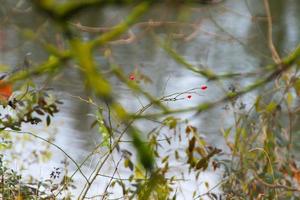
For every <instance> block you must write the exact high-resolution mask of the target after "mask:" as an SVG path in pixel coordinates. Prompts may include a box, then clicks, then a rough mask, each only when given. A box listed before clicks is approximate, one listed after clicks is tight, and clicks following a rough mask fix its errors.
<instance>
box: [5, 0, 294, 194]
mask: <svg viewBox="0 0 300 200" xmlns="http://www.w3.org/2000/svg"><path fill="white" fill-rule="evenodd" d="M262 2H263V1H260V0H254V1H253V0H252V1H250V0H249V1H240V0H226V1H222V2H221V3H217V4H211V5H200V4H196V5H186V6H180V7H179V6H175V5H174V6H170V5H168V6H166V5H163V4H161V5H157V6H155V7H154V8H152V9H151V10H150V11H149V13H147V14H146V15H145V16H144V17H143V19H141V22H149V21H150V20H151V21H152V22H155V21H165V22H176V21H177V22H179V21H180V23H177V25H176V26H175V25H174V24H172V23H166V24H164V25H162V26H160V27H156V28H152V29H151V31H148V32H145V33H143V34H142V37H140V38H137V39H136V40H134V41H132V42H129V43H128V44H112V45H110V46H109V47H105V48H101V49H98V50H97V51H96V52H95V56H96V59H97V61H98V62H99V63H101V66H102V67H103V68H104V70H106V68H107V62H106V60H105V59H104V58H103V54H104V51H105V49H108V48H109V49H110V51H111V52H112V58H113V60H114V62H116V63H118V64H119V65H120V66H121V67H122V68H123V70H124V71H125V72H126V73H127V74H128V75H129V74H130V73H131V72H132V71H133V70H139V71H141V72H142V73H143V74H145V75H147V76H148V77H149V78H150V79H151V80H152V83H149V84H145V83H141V86H142V87H143V88H144V89H145V90H146V91H148V92H149V93H151V94H152V95H154V96H156V97H160V96H163V95H166V94H171V93H174V92H181V91H186V90H188V89H191V88H195V87H199V86H200V85H202V84H206V85H207V86H208V89H207V90H206V91H202V92H201V95H193V98H192V99H186V98H185V99H184V100H180V101H176V102H170V103H169V104H168V105H169V106H170V107H172V108H182V107H188V106H193V105H197V104H199V103H201V102H204V101H210V100H215V99H217V98H220V97H222V95H223V94H224V91H226V90H228V87H229V86H230V85H234V86H236V87H237V88H238V87H242V86H244V85H246V84H249V83H250V82H251V80H252V78H247V77H245V78H243V79H237V80H234V81H223V82H222V83H220V82H211V81H209V82H207V80H206V79H204V78H203V77H201V76H199V75H197V74H195V73H193V72H190V71H188V70H186V69H185V68H184V67H183V66H181V65H180V64H178V63H176V62H175V61H174V60H173V59H172V58H171V57H170V56H169V55H168V54H167V53H166V52H165V51H164V50H163V49H162V48H161V46H159V45H158V43H157V42H156V41H157V39H158V38H164V39H168V40H170V39H171V38H172V37H175V34H174V33H176V36H178V37H179V38H177V39H172V43H173V46H174V47H175V50H176V51H177V52H178V53H179V54H181V55H182V56H183V57H184V58H185V59H186V60H187V61H189V62H190V63H192V64H194V65H196V66H208V67H209V68H210V69H212V70H213V71H215V72H216V73H223V72H230V71H234V72H241V73H245V72H249V71H253V70H255V69H259V68H260V67H262V66H264V65H266V64H268V63H272V58H271V54H270V51H269V48H268V43H267V30H266V28H265V27H266V24H267V20H266V18H265V17H264V16H265V10H264V6H263V3H262ZM270 6H271V12H272V15H273V18H272V19H273V31H274V33H273V40H274V44H275V46H276V48H277V49H278V51H279V54H280V55H286V54H287V53H288V52H289V51H291V50H292V49H293V48H294V47H295V46H296V45H297V43H298V42H299V38H300V23H299V20H298V19H299V18H300V3H299V1H298V0H289V1H285V0H270ZM129 11H130V9H129V8H128V7H107V8H105V9H102V10H101V12H99V10H97V9H95V10H94V11H90V13H89V14H88V15H84V14H83V15H82V16H80V17H78V18H76V19H74V21H73V23H77V22H80V23H81V24H82V25H86V26H93V27H96V26H107V27H108V26H112V25H114V24H116V23H118V22H120V21H122V20H123V19H124V17H125V16H126V14H128V13H129ZM0 17H1V18H0V64H5V65H8V66H11V67H12V68H15V67H19V66H20V65H22V64H23V61H24V59H25V57H27V59H29V60H30V62H32V63H33V64H34V63H39V62H40V61H43V60H44V59H47V57H48V54H47V53H46V52H45V51H44V50H43V49H42V47H41V46H40V45H39V44H38V42H37V41H27V40H25V39H24V37H23V36H22V34H23V31H24V29H30V30H33V31H34V32H36V33H38V34H39V37H40V38H39V39H43V40H46V41H50V42H53V43H56V42H57V41H58V40H59V36H60V35H59V32H57V30H56V27H55V26H54V25H53V24H52V23H51V22H49V21H48V20H46V19H45V18H44V17H42V16H41V15H39V14H38V13H36V12H35V11H34V9H32V8H31V5H30V4H29V3H28V2H26V1H22V0H20V1H17V0H13V1H8V0H4V2H1V5H0ZM178 24H179V25H178ZM191 24H192V26H191ZM142 26H143V25H140V26H133V28H132V29H131V31H132V32H133V33H134V34H136V35H139V34H141V32H142V31H143V30H144V29H143V28H141V27H142ZM74 28H75V27H74ZM81 35H82V37H83V38H85V39H86V40H88V39H90V38H93V37H95V34H94V33H88V32H81ZM182 36H183V37H182ZM28 53H29V54H30V55H29V54H28ZM26 54H28V55H27V56H26ZM73 69H74V68H71V67H69V66H67V67H66V69H65V70H64V73H63V74H62V75H60V76H58V77H55V80H54V81H53V82H51V85H50V86H51V87H53V88H54V91H55V93H56V95H57V96H58V97H59V98H60V99H61V100H62V101H63V102H64V104H63V105H62V106H61V112H60V113H59V114H58V115H57V116H56V117H55V118H54V121H53V122H52V124H51V126H50V127H46V126H44V125H40V126H38V127H30V126H26V127H24V129H25V130H28V131H32V132H34V133H37V134H39V135H40V136H44V137H48V136H49V135H52V136H54V137H55V139H54V143H55V144H57V145H58V146H60V147H62V148H63V149H64V150H65V152H67V153H68V154H69V155H70V156H72V157H73V158H74V159H75V160H76V161H77V162H78V163H80V162H81V161H82V160H83V159H84V158H85V157H86V156H87V155H88V154H89V152H90V151H91V150H93V148H94V147H95V146H96V145H97V144H98V143H99V142H100V141H101V137H100V136H99V133H98V132H97V130H96V129H92V130H91V129H90V124H91V122H92V121H93V118H92V116H91V114H94V113H95V109H94V108H93V107H91V106H90V105H88V104H86V103H85V102H83V101H81V100H79V99H78V98H76V97H75V96H80V97H82V98H86V97H87V96H88V95H89V94H90V91H88V89H86V88H85V87H84V85H83V83H82V77H80V75H79V74H78V72H76V70H73ZM254 78H257V77H254ZM111 82H112V83H113V85H114V93H115V95H116V96H117V98H118V99H119V100H120V102H121V103H122V104H123V105H124V106H125V107H126V108H127V109H129V110H131V111H137V110H139V109H140V108H141V104H146V103H147V102H146V101H145V99H143V98H137V96H136V95H135V94H133V93H132V92H131V91H129V90H128V89H127V88H126V87H124V85H122V84H120V83H119V82H118V81H117V80H116V79H111ZM254 98H255V93H251V94H248V95H246V96H244V97H243V99H242V100H243V102H244V103H245V104H246V108H247V105H249V103H250V102H252V101H253V100H254ZM223 106H224V105H222V106H219V107H216V108H214V109H212V110H210V111H208V112H205V113H203V114H201V115H199V116H197V117H193V115H192V114H191V113H187V114H181V115H178V117H180V118H183V119H184V118H188V119H189V120H190V123H191V124H192V125H194V126H196V127H197V128H198V130H199V132H200V133H201V134H202V136H203V137H204V138H205V139H206V140H207V141H208V143H211V144H214V145H215V146H217V147H220V148H221V149H223V148H224V141H223V139H222V136H221V133H220V129H221V128H226V127H228V126H229V125H230V123H232V120H233V117H232V114H231V113H232V112H231V111H228V110H225V109H222V107H223ZM137 126H138V127H140V128H141V129H142V130H144V131H146V130H150V129H151V127H152V125H151V124H150V123H148V122H147V123H145V122H143V121H141V122H138V123H137ZM33 140H35V139H33ZM32 143H36V141H34V142H32ZM32 143H31V144H32ZM23 145H24V146H25V147H26V148H27V149H26V152H31V151H30V150H33V149H34V148H33V147H35V148H36V146H32V145H28V144H23V143H22V144H20V147H19V149H17V150H16V151H17V153H21V154H24V146H23ZM41 145H44V144H40V145H37V146H39V147H38V148H41V149H43V146H41ZM40 146H41V147H40ZM129 148H130V147H129ZM175 148H177V146H176V145H174V149H175ZM51 150H52V157H51V159H50V162H46V163H38V164H27V165H26V167H25V168H26V169H22V170H23V171H24V173H25V174H31V175H34V176H35V177H37V178H42V179H48V178H49V174H50V173H51V171H52V170H53V167H63V164H62V163H61V161H62V160H63V159H64V157H65V155H64V154H63V153H62V152H61V151H60V150H58V149H56V148H54V147H53V148H52V147H51ZM25 154H26V153H25ZM100 155H101V153H100ZM100 155H95V156H93V157H92V158H91V159H90V160H89V161H88V162H86V164H85V165H84V166H83V171H84V173H86V174H89V173H90V170H91V169H93V167H94V166H95V164H96V161H97V158H98V157H99V156H100ZM26 156H30V155H26ZM116 156H117V154H116ZM23 157H24V156H23ZM110 162H111V163H112V164H113V162H112V161H110ZM12 166H13V167H14V168H16V169H19V170H21V169H20V167H19V166H20V163H19V161H16V160H14V162H13V163H12ZM74 169H75V166H74V165H73V164H72V163H70V166H69V171H71V172H72V171H74ZM176 170H177V169H175V171H176ZM112 171H113V168H112V169H110V167H109V166H107V168H105V169H103V171H101V173H102V174H112ZM126 173H127V171H126V170H122V169H121V170H120V174H121V176H122V175H124V177H126ZM218 176H219V175H218V174H216V173H214V172H213V171H211V172H210V171H208V172H206V173H203V174H202V175H201V178H202V179H203V180H206V181H208V182H209V183H210V185H214V184H216V183H217V182H218ZM75 181H76V182H78V183H79V184H81V185H83V184H84V179H83V178H82V176H80V174H78V175H76V176H75ZM108 181H109V179H107V178H105V177H101V178H99V181H98V182H97V183H96V184H95V187H93V188H92V189H91V193H90V195H91V194H92V193H95V192H98V193H99V188H100V190H101V191H102V190H104V187H105V184H106V183H107V182H108ZM181 186H182V189H183V191H182V192H181V193H180V195H181V197H182V199H184V198H185V199H191V193H192V191H193V189H195V188H198V190H199V193H201V191H203V192H204V191H206V189H205V186H204V185H203V184H202V185H195V183H194V182H192V181H190V182H189V181H188V182H182V183H181ZM79 188H80V187H79ZM199 188H200V189H199ZM216 190H218V188H217V189H216ZM79 192H80V190H76V192H75V193H74V194H75V195H77V194H78V193H79ZM119 192H120V191H116V197H118V193H119ZM179 199H181V198H179Z"/></svg>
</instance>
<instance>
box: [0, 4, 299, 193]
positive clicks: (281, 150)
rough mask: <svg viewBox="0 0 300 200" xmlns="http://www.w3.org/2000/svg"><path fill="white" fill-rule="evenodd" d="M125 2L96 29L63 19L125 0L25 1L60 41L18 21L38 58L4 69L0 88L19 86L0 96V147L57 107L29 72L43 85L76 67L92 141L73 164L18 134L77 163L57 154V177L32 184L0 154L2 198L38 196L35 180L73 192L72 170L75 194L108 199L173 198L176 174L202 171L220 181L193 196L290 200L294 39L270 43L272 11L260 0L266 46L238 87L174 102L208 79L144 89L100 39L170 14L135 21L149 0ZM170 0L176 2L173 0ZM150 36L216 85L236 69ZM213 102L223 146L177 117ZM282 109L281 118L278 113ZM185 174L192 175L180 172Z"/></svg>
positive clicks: (111, 40)
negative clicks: (99, 183)
mask: <svg viewBox="0 0 300 200" xmlns="http://www.w3.org/2000/svg"><path fill="white" fill-rule="evenodd" d="M129 2H131V3H133V2H135V4H134V7H133V8H132V10H131V12H130V13H129V14H128V17H127V18H126V19H124V20H123V21H122V22H120V23H119V24H117V25H115V26H114V27H110V28H105V31H103V30H104V28H103V27H102V29H101V27H100V28H99V29H97V30H96V29H95V28H94V29H93V27H85V26H82V25H81V24H80V23H77V24H76V23H71V22H72V21H73V20H74V18H76V17H77V16H78V15H80V14H81V13H83V12H84V11H85V10H87V9H91V8H94V9H100V8H102V7H103V6H105V5H113V4H114V5H115V4H116V3H122V4H126V3H128V1H101V0H93V1H81V0H79V1H64V2H60V3H59V2H58V1H55V0H41V1H39V0H32V1H31V3H30V5H32V6H34V7H35V9H36V10H37V11H38V12H39V13H40V16H43V17H44V19H45V20H46V21H47V22H48V21H49V23H51V24H52V25H53V27H52V28H53V29H55V31H57V32H56V33H57V35H59V36H60V37H62V38H63V40H64V43H65V44H64V45H62V44H56V43H51V42H47V40H44V39H41V38H39V35H38V34H39V33H36V32H34V31H32V30H27V29H26V30H25V31H24V32H23V33H24V35H25V37H26V38H27V39H28V40H33V41H35V42H38V43H39V44H40V45H41V46H42V47H43V49H44V50H45V51H46V52H47V59H45V60H43V61H42V62H40V63H39V64H34V65H33V64H32V65H30V66H28V67H27V68H26V69H25V70H19V71H16V72H14V73H11V74H10V75H9V76H8V78H7V79H6V80H5V82H1V83H0V84H2V85H0V88H1V86H2V87H4V85H5V86H7V84H11V85H17V84H19V85H20V87H19V88H18V89H16V91H15V93H14V94H13V95H12V96H11V97H9V99H8V100H7V101H4V102H3V104H2V105H3V108H4V109H5V108H6V109H7V108H10V109H11V111H12V113H11V114H6V115H5V116H3V117H2V118H1V119H0V129H1V136H2V138H3V142H2V143H1V145H0V147H1V150H5V149H8V148H13V145H12V141H10V137H11V134H13V133H23V132H22V131H21V130H22V125H24V124H33V125H36V124H38V123H41V122H43V120H44V121H45V123H46V124H47V126H49V125H50V123H51V121H52V117H53V116H54V114H55V113H57V112H59V109H58V104H61V101H59V100H57V99H56V98H55V96H54V95H53V93H52V92H51V91H50V90H48V89H47V88H46V87H41V88H40V89H37V87H36V85H38V86H39V85H42V84H41V83H33V81H32V80H31V79H32V78H33V77H36V78H38V79H39V80H40V81H41V82H42V83H45V84H48V82H51V81H53V80H55V78H56V77H57V76H59V75H60V74H62V73H63V70H65V69H67V70H68V71H71V70H72V71H76V72H78V73H79V74H80V75H81V77H82V78H83V82H82V85H85V86H86V88H88V89H89V90H90V91H91V93H92V94H91V95H90V96H89V98H88V99H84V98H82V97H75V98H77V99H79V100H80V101H82V102H85V103H87V104H88V105H90V106H91V107H93V108H95V109H94V113H93V117H94V119H93V120H94V122H93V123H92V124H91V128H93V127H95V126H96V127H97V131H98V132H99V134H100V137H101V142H99V144H97V146H96V147H95V148H94V149H93V151H92V152H91V153H90V154H89V155H88V156H87V157H86V158H85V159H84V160H83V161H82V162H81V163H78V162H76V161H75V160H74V159H73V158H72V157H71V156H70V155H68V154H67V153H66V152H65V151H64V150H63V149H61V148H60V147H59V146H58V145H56V144H55V143H54V142H53V141H51V140H47V139H44V138H42V137H40V136H39V135H35V134H33V133H26V134H29V135H31V136H34V137H35V138H37V139H41V140H43V141H45V142H47V143H48V144H49V145H51V146H54V147H55V148H57V149H59V150H60V151H62V152H63V153H64V154H65V156H66V159H68V160H69V161H71V162H72V163H73V164H74V165H75V166H76V170H75V172H73V173H71V172H69V171H68V168H67V166H68V162H67V161H66V162H65V172H64V175H63V176H62V179H61V181H59V183H54V181H52V180H51V179H50V180H45V181H43V182H42V183H40V182H35V186H37V188H35V189H32V188H31V187H30V186H28V184H25V183H24V181H23V180H22V179H21V176H20V175H18V174H17V173H16V172H14V171H12V170H10V169H9V168H8V167H6V166H5V165H4V164H3V158H2V157H1V160H0V161H1V162H0V164H1V165H0V169H1V174H0V175H1V177H2V181H1V188H0V190H2V198H7V199H8V198H14V199H34V198H36V199H37V198H38V197H37V196H38V195H37V194H40V193H41V190H42V189H41V187H40V186H43V187H44V188H46V189H45V190H44V191H43V192H42V194H43V195H45V198H49V199H61V198H64V199H71V198H73V197H74V196H73V194H72V193H71V191H72V189H74V188H78V187H77V185H76V184H75V182H74V176H75V174H77V173H78V174H80V175H81V176H82V177H83V179H84V181H85V183H84V186H83V187H82V188H79V190H80V194H79V197H78V198H79V199H86V198H94V199H97V198H99V197H101V198H102V199H106V198H108V199H109V198H110V197H111V196H110V195H112V196H113V195H114V194H113V191H114V190H118V191H122V197H121V198H124V199H176V198H177V196H178V195H179V191H178V190H179V189H178V187H179V185H180V182H181V181H195V182H197V183H198V182H199V176H200V174H202V173H203V172H205V171H208V170H211V171H213V172H217V171H218V172H221V173H222V178H221V180H220V183H218V184H217V185H216V186H210V185H209V184H208V182H207V181H206V180H204V181H203V182H204V184H205V186H206V188H207V192H206V193H203V194H200V193H199V192H198V191H197V190H196V191H195V192H194V193H193V197H194V199H201V198H203V197H204V196H205V197H207V198H210V199H224V198H225V199H291V198H293V199H299V198H300V197H299V191H300V190H299V185H300V178H299V177H300V170H298V167H297V161H296V160H295V152H294V150H295V149H294V146H296V145H298V144H297V137H299V127H297V124H296V122H297V120H299V102H298V101H297V100H298V98H299V94H300V78H299V71H298V70H299V64H300V46H299V45H298V46H297V47H296V48H295V49H294V50H293V51H291V52H290V53H289V54H287V55H285V56H282V57H280V56H279V54H278V52H277V50H276V48H275V47H274V45H273V42H272V17H271V16H270V10H269V6H268V1H267V0H265V1H264V3H265V4H264V5H265V9H266V15H267V23H268V24H267V26H268V31H269V32H271V36H270V35H268V39H269V41H268V45H269V47H270V52H271V53H270V54H271V55H270V57H272V61H270V63H269V64H268V65H267V66H264V67H261V69H260V70H259V71H253V72H249V73H248V74H246V76H249V77H251V78H253V79H252V82H251V83H250V84H249V85H246V86H245V87H241V88H238V87H235V86H234V85H232V86H230V87H229V88H228V89H227V90H225V91H224V95H223V96H222V97H221V98H218V99H212V100H211V101H208V102H202V103H199V104H197V105H195V106H189V107H180V108H175V109H174V108H172V107H171V106H169V103H170V102H176V101H181V100H191V99H192V97H193V96H194V95H199V93H201V92H203V91H205V90H206V89H208V88H209V87H207V86H206V85H203V86H200V85H199V87H195V88H192V89H189V90H186V91H179V92H178V91H177V92H174V93H171V94H167V95H165V94H164V95H163V96H162V97H157V96H154V95H152V94H151V93H149V92H148V91H147V90H146V89H145V88H146V87H144V85H143V84H151V83H152V82H153V81H152V80H151V76H149V75H147V74H144V73H143V72H142V71H139V70H138V69H134V70H133V72H131V73H130V74H129V76H128V74H127V73H126V72H125V71H124V70H123V69H122V67H121V66H120V65H119V64H118V63H117V62H115V60H114V58H113V55H112V52H111V49H110V48H109V45H113V44H124V43H126V42H128V41H131V40H130V38H129V39H123V38H122V37H123V36H124V34H127V33H128V34H129V36H130V37H133V38H136V36H135V35H134V34H133V33H132V32H131V30H130V28H131V27H133V26H135V25H137V24H139V25H140V26H142V25H147V26H149V27H150V28H151V27H152V28H153V27H159V26H161V25H162V24H164V25H166V24H167V25H170V24H171V25H174V23H170V22H169V23H168V22H165V23H163V22H151V21H150V22H144V23H143V22H140V21H139V20H140V19H142V15H143V14H144V13H146V12H147V11H148V10H149V9H150V8H151V6H153V4H154V3H157V1H129ZM208 2H209V1H204V3H208ZM178 5H181V4H180V1H179V2H178ZM175 24H176V25H178V24H180V23H175ZM54 25H55V26H54ZM178 26H179V25H178ZM192 27H194V26H192ZM82 31H98V33H100V34H97V35H96V36H95V37H92V38H89V39H86V38H84V37H82V36H81V32H82ZM195 32H196V31H195ZM177 35H179V34H177ZM193 35H194V32H193V33H192V34H191V35H188V36H185V37H184V40H186V41H188V40H190V39H191V38H192V36H193ZM155 42H156V43H157V44H158V45H159V46H160V47H161V48H162V49H163V50H164V51H165V52H166V54H167V55H168V56H170V57H171V58H172V59H173V60H174V61H176V62H177V63H179V64H180V65H182V66H183V68H184V70H186V71H189V72H192V73H194V74H195V75H196V76H199V77H203V78H205V79H206V80H207V81H210V82H214V83H222V82H223V81H228V80H230V81H231V80H233V81H234V80H235V79H241V78H244V77H245V76H243V75H242V74H240V73H235V72H226V73H221V74H218V73H216V72H214V71H212V70H211V69H210V68H208V67H204V66H195V65H193V64H191V63H189V61H188V60H186V59H185V58H184V57H183V56H181V55H180V54H179V53H178V52H176V50H175V48H174V46H175V45H174V44H173V43H172V42H170V41H169V38H164V37H160V36H155ZM100 48H104V49H105V50H104V53H103V55H102V56H101V57H102V59H104V60H105V61H106V62H107V65H104V64H102V63H101V62H97V60H96V58H95V52H96V51H97V50H99V49H100ZM107 70H108V73H107ZM112 79H114V80H117V81H118V83H120V84H122V86H124V87H126V88H127V89H129V90H130V91H131V92H132V94H135V95H138V98H139V97H143V98H144V99H146V100H147V104H146V105H142V108H141V109H139V110H138V111H137V112H130V111H129V110H128V109H126V106H124V105H122V104H121V102H120V101H119V99H118V97H116V96H115V94H114V87H115V86H114V84H113V83H112ZM210 82H209V83H210ZM254 90H255V91H258V94H257V95H256V100H255V101H254V102H252V103H251V104H252V105H251V106H249V104H248V105H247V107H246V103H245V102H243V95H246V94H249V93H250V92H253V91H254ZM200 95H201V94H200ZM73 97H74V96H73ZM220 105H222V106H224V109H225V110H226V111H228V113H232V114H233V116H234V123H233V124H231V125H230V126H228V127H224V130H222V131H221V132H222V134H223V137H224V140H225V143H226V144H227V148H224V149H223V148H222V149H220V147H217V146H214V145H212V144H209V143H208V142H207V141H206V139H205V137H203V135H202V133H201V131H202V130H198V129H197V127H195V126H193V124H192V123H191V122H190V121H189V120H188V119H183V118H182V117H180V115H178V114H180V113H193V114H194V116H199V115H200V114H202V113H203V112H206V111H208V110H210V109H212V108H216V107H218V106H220ZM283 117H285V119H287V120H283ZM141 120H144V121H146V123H149V124H150V123H155V125H153V126H151V128H152V129H151V130H150V131H148V132H144V131H143V130H142V129H141V128H139V127H138V122H140V121H141ZM126 144H130V145H131V146H128V145H126ZM174 146H175V147H176V148H175V149H174ZM46 155H48V154H46ZM99 155H101V156H99ZM116 155H117V156H116ZM92 156H95V157H96V158H97V164H96V165H95V166H94V168H93V171H92V173H91V174H90V175H88V176H87V175H86V173H84V172H83V169H82V166H83V165H84V164H85V163H86V162H87V160H89V159H90V158H91V157H92ZM46 157H50V156H46ZM116 157H117V158H118V159H117V161H116ZM109 160H111V161H112V163H113V165H114V168H113V174H112V175H111V176H109V175H107V174H102V171H104V170H103V169H104V167H105V166H107V165H109V162H108V161H109ZM121 164H123V166H124V168H125V170H126V172H128V174H129V176H128V178H121V177H120V176H119V171H118V170H119V168H120V166H122V165H121ZM181 171H183V172H184V173H181ZM187 175H188V176H187ZM50 176H51V178H53V179H56V178H59V177H61V171H60V169H59V168H55V169H54V171H53V172H51V173H50ZM187 177H189V178H190V179H192V180H187ZM100 178H106V180H107V178H108V180H109V181H108V182H107V185H106V187H105V188H104V191H101V193H100V194H97V195H96V196H94V197H89V194H90V193H89V192H90V190H91V187H92V186H93V185H94V184H95V182H96V180H98V179H100ZM23 185H24V186H23ZM216 187H220V188H222V193H220V194H219V193H216V192H215V191H214V189H215V188H216Z"/></svg>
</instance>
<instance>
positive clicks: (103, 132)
mask: <svg viewBox="0 0 300 200" xmlns="http://www.w3.org/2000/svg"><path fill="white" fill-rule="evenodd" d="M96 118H97V123H98V126H99V128H98V132H99V133H100V134H101V136H102V146H103V147H109V146H110V143H109V142H110V134H109V131H108V129H107V127H106V125H105V123H104V117H103V114H102V110H100V109H99V110H98V111H97V115H96Z"/></svg>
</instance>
